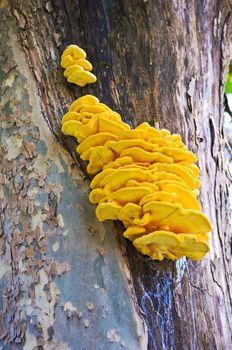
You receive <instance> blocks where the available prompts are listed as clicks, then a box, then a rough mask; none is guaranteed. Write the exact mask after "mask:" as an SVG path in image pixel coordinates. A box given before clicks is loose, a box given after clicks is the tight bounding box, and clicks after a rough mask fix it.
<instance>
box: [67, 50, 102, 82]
mask: <svg viewBox="0 0 232 350" xmlns="http://www.w3.org/2000/svg"><path fill="white" fill-rule="evenodd" d="M60 65H61V67H62V68H64V69H65V71H64V76H65V77H66V78H68V82H69V83H74V84H76V85H78V86H81V87H84V86H85V85H87V84H92V83H95V82H96V80H97V78H96V76H95V75H94V74H92V73H90V71H91V70H92V69H93V67H92V64H91V63H90V62H89V61H87V60H86V53H85V51H84V50H82V49H81V48H80V47H79V46H77V45H69V46H68V47H67V48H66V49H65V50H64V52H63V54H62V56H61V63H60Z"/></svg>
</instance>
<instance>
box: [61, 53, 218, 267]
mask: <svg viewBox="0 0 232 350" xmlns="http://www.w3.org/2000/svg"><path fill="white" fill-rule="evenodd" d="M80 54H81V51H78V50H76V49H74V48H69V49H68V50H67V52H66V53H65V54H64V55H62V60H61V64H62V66H63V67H64V68H66V70H65V73H64V74H65V76H66V77H68V79H70V78H71V77H72V76H73V75H74V77H73V79H74V78H75V79H76V77H77V76H78V74H77V73H78V72H79V73H80V74H81V73H84V74H87V75H88V74H91V73H89V71H88V69H89V70H90V68H91V67H90V65H88V63H87V62H88V61H87V60H85V57H82V58H80V57H79V58H77V56H78V55H80ZM81 63H82V64H81ZM74 66H79V67H80V69H79V71H77V70H76V69H74V68H73V67H74ZM75 79H74V80H75ZM71 80H72V79H71ZM81 83H83V84H84V83H85V82H84V80H83V81H82V82H81ZM62 131H63V133H64V134H66V135H71V136H75V137H76V138H77V140H78V142H79V145H78V147H77V149H76V150H77V152H78V153H79V154H80V156H81V158H82V159H83V160H89V164H88V166H87V171H88V173H89V174H96V173H98V174H97V175H96V176H95V177H94V179H93V180H92V181H91V184H90V188H91V189H92V190H91V192H90V194H89V200H90V202H91V203H93V204H97V209H96V215H97V218H98V219H99V220H100V221H104V220H121V221H122V223H123V224H124V226H125V232H124V237H126V238H128V239H130V240H131V241H132V242H133V244H134V246H135V247H136V248H137V249H138V251H140V252H141V253H142V254H145V255H148V256H150V257H151V258H152V259H156V260H163V259H164V258H166V259H171V260H176V259H179V258H180V257H182V256H187V257H188V258H190V259H192V260H199V259H201V258H202V257H204V255H205V254H206V253H207V251H208V250H209V245H208V232H210V231H211V229H212V227H211V224H210V222H209V220H208V219H207V217H206V216H205V215H204V214H202V212H201V208H200V204H199V202H198V200H197V195H198V193H199V190H198V189H199V187H200V181H199V179H198V177H199V168H198V167H197V166H196V165H195V164H194V163H195V162H196V156H195V155H194V154H193V153H192V152H190V151H188V150H187V148H186V146H185V145H184V143H183V142H182V140H181V137H180V135H177V134H174V135H171V134H170V132H169V131H168V130H166V129H162V130H157V129H155V128H153V127H151V126H150V125H149V124H148V123H142V124H140V125H139V126H137V127H136V128H135V129H131V128H130V126H129V125H128V124H126V123H124V122H123V121H122V119H121V116H120V115H119V114H118V113H116V112H114V111H112V110H111V109H110V108H109V107H108V106H106V105H105V104H103V103H100V102H99V100H98V99H97V98H96V97H94V96H92V95H86V96H83V97H81V98H79V99H78V100H76V101H74V102H73V103H72V105H71V106H70V108H69V111H68V112H67V113H66V114H65V115H64V116H63V118H62Z"/></svg>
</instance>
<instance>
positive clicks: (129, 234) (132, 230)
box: [123, 225, 146, 241]
mask: <svg viewBox="0 0 232 350" xmlns="http://www.w3.org/2000/svg"><path fill="white" fill-rule="evenodd" d="M145 232H146V229H145V228H144V227H142V226H133V225H132V226H130V227H128V228H127V229H126V231H124V233H123V236H124V237H125V238H128V239H130V240H131V241H133V240H134V239H135V238H138V237H141V236H143V235H144V233H145Z"/></svg>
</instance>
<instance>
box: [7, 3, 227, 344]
mask: <svg viewBox="0 0 232 350" xmlns="http://www.w3.org/2000/svg"><path fill="white" fill-rule="evenodd" d="M0 16H1V21H0V28H1V31H0V32H1V64H0V72H1V74H0V80H1V94H0V98H1V99H0V106H1V112H2V113H1V117H0V118H1V129H0V136H1V140H0V155H1V162H0V168H1V169H0V183H1V189H0V197H1V232H0V246H1V250H0V251H1V264H0V290H1V294H0V295H1V296H2V297H0V310H1V311H0V320H1V321H0V346H2V348H3V349H54V348H57V349H76V348H78V349H80V350H82V349H83V350H84V349H88V350H92V349H98V350H101V349H102V350H103V349H104V350H105V349H111V348H112V349H121V348H125V349H131V350H135V349H177V350H179V349H181V350H182V349H183V350H185V349H186V350H187V349H188V350H189V349H191V350H192V349H207V350H208V349H210V350H211V349H222V350H224V349H229V348H230V346H231V345H230V344H231V329H232V324H231V323H232V320H231V314H232V307H231V306H232V301H231V289H230V288H231V266H230V261H231V241H230V240H231V238H230V230H229V227H228V222H229V217H228V215H229V209H228V207H229V204H228V185H227V180H226V174H225V164H224V156H223V151H224V137H223V130H222V125H223V90H224V77H225V71H226V67H227V63H228V56H229V50H230V47H229V44H228V43H229V42H230V39H231V33H232V30H231V4H230V3H229V1H225V0H223V1H219V0H218V1H217V0H211V1H209V0H206V1H200V0H199V1H197V0H191V1H188V2H184V1H175V0H172V1H161V0H157V1H143V2H141V1H138V0H126V1H115V0H113V1H110V2H108V1H105V0H104V1H101V0H95V1H93V0H90V1H83V0H79V1H78V0H76V1H71V0H58V1H47V2H46V1H36V0H30V1H29V2H24V1H15V0H3V1H1V2H0ZM69 43H77V44H79V45H80V46H81V47H83V48H84V49H85V50H86V51H87V54H88V58H89V60H90V61H91V62H92V63H93V66H94V73H95V74H96V75H97V77H98V82H97V83H96V84H94V85H93V86H87V87H85V88H83V89H79V88H77V87H76V86H71V85H70V84H69V85H68V84H67V82H66V80H65V78H64V77H63V76H62V70H61V69H60V68H59V59H60V55H61V53H62V51H63V49H64V48H65V47H66V46H67V45H68V44H69ZM87 93H92V94H94V95H96V96H98V97H99V98H100V99H101V100H102V101H103V102H104V103H106V104H108V105H109V106H111V107H112V108H113V109H114V110H116V111H118V112H119V113H120V114H121V115H122V117H123V119H124V121H126V122H128V123H130V125H134V126H135V125H137V124H139V123H141V122H142V121H148V122H149V123H150V124H151V125H156V126H157V125H159V126H160V127H161V128H163V127H165V128H167V129H169V130H170V131H171V132H176V133H181V135H182V137H183V139H184V141H185V142H186V143H187V145H188V147H189V149H191V150H193V151H194V152H195V153H196V154H197V156H198V159H199V166H200V169H201V183H202V190H201V197H200V198H201V203H202V207H203V210H204V212H205V213H206V214H207V215H208V216H209V217H210V218H211V220H212V222H213V226H214V230H213V233H212V236H211V240H210V245H211V252H210V253H209V254H208V255H207V257H206V258H204V259H203V260H202V261H200V262H198V263H192V262H191V261H188V260H186V259H185V258H182V259H180V260H179V261H177V262H176V263H172V262H152V261H151V260H149V259H148V258H146V257H144V256H141V255H140V254H139V253H137V252H136V251H135V249H134V248H133V247H132V246H131V244H130V243H129V242H128V241H126V240H124V239H123V238H122V235H121V233H122V227H121V225H120V224H119V223H116V224H113V223H109V222H108V223H104V224H102V223H99V222H97V219H96V217H95V213H94V207H93V205H91V204H90V203H89V202H88V191H89V178H88V175H87V174H86V173H85V164H84V163H83V162H81V161H80V159H79V158H78V155H77V154H76V153H75V142H74V140H72V139H71V138H67V137H64V136H63V135H62V134H61V131H60V121H61V117H62V115H63V114H64V113H65V112H66V111H67V107H68V106H69V105H70V103H71V102H72V101H73V100H74V98H77V97H79V96H81V95H83V94H87Z"/></svg>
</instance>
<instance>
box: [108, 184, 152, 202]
mask: <svg viewBox="0 0 232 350" xmlns="http://www.w3.org/2000/svg"><path fill="white" fill-rule="evenodd" d="M151 192H152V190H151V189H150V188H148V187H142V186H141V187H124V188H120V190H117V191H116V192H113V193H112V194H110V195H109V200H110V201H115V202H117V203H120V204H126V203H135V204H136V203H139V201H140V200H141V198H142V197H143V196H146V195H147V194H149V193H151Z"/></svg>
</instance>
